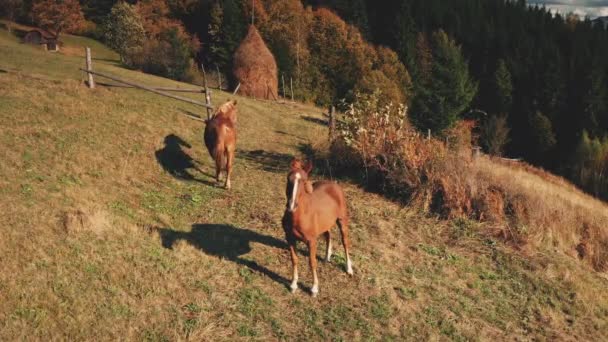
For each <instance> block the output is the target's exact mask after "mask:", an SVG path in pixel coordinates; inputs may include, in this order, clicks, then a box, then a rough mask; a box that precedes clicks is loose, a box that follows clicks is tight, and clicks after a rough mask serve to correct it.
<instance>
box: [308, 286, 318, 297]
mask: <svg viewBox="0 0 608 342" xmlns="http://www.w3.org/2000/svg"><path fill="white" fill-rule="evenodd" d="M310 293H311V294H312V296H313V297H316V296H317V295H318V294H319V287H318V286H317V285H315V286H313V287H312V289H310Z"/></svg>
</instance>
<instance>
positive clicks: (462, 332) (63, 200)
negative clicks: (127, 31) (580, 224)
mask: <svg viewBox="0 0 608 342" xmlns="http://www.w3.org/2000/svg"><path fill="white" fill-rule="evenodd" d="M63 39H65V44H66V45H65V47H64V48H62V51H60V52H59V53H48V52H45V51H44V50H42V49H40V48H38V47H35V46H31V45H26V44H21V43H20V42H19V40H18V39H17V38H16V37H15V36H13V35H11V34H9V33H8V32H7V31H6V30H4V29H0V121H1V122H2V126H1V127H2V128H1V129H0V131H1V134H0V155H1V156H2V161H1V162H0V213H2V214H1V215H0V233H1V234H2V238H1V239H0V269H1V270H2V272H0V340H2V341H14V340H146V341H179V340H192V341H216V340H224V341H235V340H236V341H251V340H264V341H266V340H269V341H270V340H273V341H274V340H287V341H291V340H310V341H330V340H335V341H340V340H343V341H360V340H387V341H388V340H398V341H402V340H568V339H577V340H596V341H600V340H607V339H608V293H607V292H606V288H607V287H608V280H607V279H606V276H605V273H600V272H596V271H594V270H593V268H592V267H591V266H590V265H591V264H592V263H590V264H588V263H586V262H584V261H580V260H578V259H579V257H581V256H579V255H578V254H577V253H576V250H575V246H573V245H572V241H574V240H576V239H577V238H578V234H579V233H581V232H578V231H577V232H572V234H567V233H568V231H567V229H566V228H568V225H570V224H571V223H572V222H570V221H568V222H567V223H566V226H563V225H562V229H560V230H558V229H554V227H555V225H556V224H558V223H559V219H558V218H560V217H561V216H560V215H561V214H563V213H562V210H565V211H566V212H567V213H572V215H574V214H576V213H578V214H577V215H585V216H586V217H587V219H589V220H592V219H594V220H596V222H601V221H600V220H601V218H602V215H604V214H605V213H606V211H607V210H606V207H605V205H604V204H602V203H601V202H597V201H595V200H593V199H592V198H590V197H588V196H586V195H584V194H582V193H580V192H579V191H577V190H574V189H573V188H572V187H571V186H568V185H567V184H566V185H564V183H565V182H563V181H562V180H554V179H553V178H552V177H550V176H547V175H543V174H542V173H539V172H538V171H535V172H536V173H533V172H530V170H527V169H525V168H521V169H520V168H517V167H510V166H508V165H502V164H497V163H494V162H493V161H492V160H489V159H487V158H483V159H481V162H480V164H479V165H478V166H479V172H480V173H484V174H488V175H490V176H488V177H486V178H480V179H481V180H487V181H488V182H489V181H492V179H495V181H496V184H497V186H498V187H499V191H503V190H504V191H505V193H507V194H509V195H512V198H511V201H510V202H509V203H514V204H517V205H512V206H509V207H505V208H501V210H502V211H504V212H505V213H507V214H508V213H509V212H511V211H518V212H521V213H522V214H524V215H525V214H530V215H532V216H533V217H537V218H538V217H542V218H543V219H545V220H547V222H550V223H551V224H552V225H548V226H545V227H547V229H540V228H538V227H531V226H528V225H526V224H523V223H522V224H520V225H517V226H513V227H511V226H496V225H495V224H493V223H480V222H477V221H473V220H468V219H463V218H460V219H445V220H440V219H438V218H437V217H434V216H431V215H426V214H424V213H421V211H420V210H419V209H417V208H414V207H410V206H403V205H399V204H396V203H394V202H393V201H390V200H387V199H386V198H384V197H383V196H382V195H379V194H373V193H369V192H366V191H364V190H363V189H361V187H360V186H358V185H357V184H353V183H351V182H350V181H347V180H343V179H340V180H339V182H340V184H341V185H342V186H343V187H344V189H345V194H346V198H347V200H348V203H349V211H350V230H351V233H350V238H351V241H352V257H353V261H354V271H355V275H354V276H353V277H350V276H348V275H347V274H346V272H345V270H344V268H345V258H344V254H343V252H342V248H341V246H340V244H339V238H338V236H337V234H334V235H332V239H333V241H334V246H335V251H336V253H335V254H334V258H333V260H332V261H331V262H330V263H327V262H319V278H320V293H319V297H318V298H312V297H311V296H310V294H309V292H308V291H309V288H310V285H311V283H312V279H311V274H310V272H309V271H308V266H307V258H306V257H305V255H306V253H307V251H306V249H305V247H303V245H300V248H299V251H298V253H299V255H300V264H299V265H300V282H301V284H302V285H303V286H302V287H301V288H302V291H300V292H299V293H297V294H291V293H290V292H289V290H288V287H287V284H288V283H289V278H290V274H291V273H290V266H289V257H288V254H287V251H286V245H285V243H284V234H283V231H282V228H281V223H280V222H281V215H282V214H283V210H284V208H285V201H286V199H285V183H284V182H285V173H286V170H287V167H288V164H289V161H290V160H291V158H292V157H293V156H296V155H301V154H306V153H310V151H311V149H312V148H311V145H315V146H316V144H323V143H324V142H326V139H327V138H326V137H327V128H326V125H325V121H324V120H325V117H324V116H323V115H321V113H322V112H323V111H324V109H321V108H316V107H313V106H308V105H303V104H299V103H285V104H279V103H276V102H267V101H256V100H253V99H248V98H243V97H238V96H237V98H238V108H239V114H238V115H239V117H238V130H239V141H238V150H237V155H236V162H235V170H234V176H233V184H232V185H233V189H232V190H231V191H225V190H224V189H222V188H220V187H217V186H216V185H215V183H214V180H213V176H212V173H213V165H212V160H211V158H210V157H209V156H208V155H207V152H206V151H205V148H204V146H203V143H202V141H201V140H202V139H201V134H202V123H200V122H199V121H193V120H191V119H189V118H188V117H186V116H185V115H183V114H184V113H187V112H193V113H195V114H202V113H203V110H202V109H201V108H198V107H194V106H192V105H190V104H185V103H181V102H177V101H174V100H171V99H166V98H162V97H159V96H157V95H154V94H150V93H146V92H142V91H140V90H135V89H123V88H104V87H98V88H97V89H95V90H90V89H88V88H87V87H85V86H84V83H83V80H84V75H83V74H82V73H81V72H79V71H78V68H79V67H82V66H83V64H84V59H83V48H84V47H85V46H91V47H93V58H94V60H93V63H94V68H95V69H97V70H99V71H101V72H107V73H110V74H113V75H117V76H119V77H123V78H127V79H131V80H137V81H139V82H141V83H144V84H147V85H157V86H164V87H168V86H186V84H184V83H179V82H175V81H171V80H168V79H164V78H160V77H155V76H150V75H147V74H143V73H141V72H138V71H134V70H128V69H125V68H122V67H121V66H120V63H119V61H118V60H117V56H116V54H114V53H113V52H112V51H111V50H109V49H107V48H106V47H104V46H103V45H101V44H99V43H98V42H95V41H92V40H90V39H87V38H83V37H77V36H68V35H65V36H64V38H63ZM184 96H192V98H197V99H200V98H201V95H200V94H191V95H184ZM228 98H234V96H232V95H231V94H229V93H224V92H220V91H214V92H213V95H212V100H213V102H214V104H219V103H222V102H223V101H226V100H227V99H228ZM315 170H316V173H314V174H313V175H312V178H313V179H314V180H321V179H332V177H333V176H334V174H333V173H329V172H326V173H323V172H322V171H321V170H323V165H316V168H315ZM537 174H538V175H537ZM473 176H474V175H473ZM510 189H514V191H511V190H510ZM531 193H532V194H533V195H534V196H535V197H534V201H533V202H530V201H528V200H527V198H526V197H525V196H527V195H528V194H531ZM528 202H530V203H535V205H537V207H538V208H539V210H538V211H539V212H537V211H536V209H535V208H533V207H529V206H524V204H525V203H528ZM505 203H506V202H505ZM553 203H558V204H559V206H553V205H552V204H553ZM581 207H582V208H583V209H584V210H581V211H580V212H579V211H577V210H578V208H581ZM532 211H533V212H532ZM507 219H508V217H507ZM505 227H509V228H508V229H514V233H516V234H522V235H523V234H526V236H530V237H531V240H532V241H534V243H533V244H529V245H520V244H513V245H512V244H510V242H509V241H506V242H505V241H504V240H503V239H501V238H500V237H497V236H496V235H495V234H494V232H495V231H496V230H503V229H504V228H505ZM563 227H566V228H563ZM541 228H542V227H541ZM596 232H597V231H596V230H587V231H586V234H587V235H588V236H586V238H587V239H597V238H598V236H595V235H593V234H596ZM582 233H585V232H582ZM320 244H321V247H324V242H320ZM583 247H584V248H582V249H581V250H582V252H581V255H583V252H585V251H586V250H585V248H587V247H592V246H583ZM319 249H324V248H319ZM582 257H583V258H584V255H583V256H582ZM319 258H321V254H319ZM583 260H584V259H583Z"/></svg>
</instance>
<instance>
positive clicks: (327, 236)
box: [324, 231, 332, 262]
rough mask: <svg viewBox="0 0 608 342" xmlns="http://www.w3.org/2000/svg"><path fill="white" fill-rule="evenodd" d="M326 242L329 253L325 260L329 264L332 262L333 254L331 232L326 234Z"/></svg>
mask: <svg viewBox="0 0 608 342" xmlns="http://www.w3.org/2000/svg"><path fill="white" fill-rule="evenodd" d="M324 235H325V242H326V245H327V252H326V253H325V260H326V261H327V262H329V261H330V260H331V254H332V250H331V234H330V233H329V231H326V232H325V234H324Z"/></svg>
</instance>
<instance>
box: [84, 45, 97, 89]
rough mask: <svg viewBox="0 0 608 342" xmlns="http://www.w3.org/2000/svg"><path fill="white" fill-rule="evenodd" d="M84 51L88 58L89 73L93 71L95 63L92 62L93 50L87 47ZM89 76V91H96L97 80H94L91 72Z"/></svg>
mask: <svg viewBox="0 0 608 342" xmlns="http://www.w3.org/2000/svg"><path fill="white" fill-rule="evenodd" d="M84 51H85V56H86V65H87V71H93V62H92V61H91V48H90V47H86V48H84ZM87 75H88V83H89V89H95V80H94V79H93V74H91V73H90V72H87Z"/></svg>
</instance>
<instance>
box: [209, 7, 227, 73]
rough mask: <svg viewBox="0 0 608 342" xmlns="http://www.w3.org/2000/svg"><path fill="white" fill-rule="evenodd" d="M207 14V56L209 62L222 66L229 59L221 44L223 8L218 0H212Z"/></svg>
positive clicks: (224, 47)
mask: <svg viewBox="0 0 608 342" xmlns="http://www.w3.org/2000/svg"><path fill="white" fill-rule="evenodd" d="M209 16H210V18H209V27H208V29H207V32H208V35H209V43H208V46H209V57H210V59H211V62H213V63H214V64H216V65H218V66H219V65H221V66H222V67H224V66H226V64H227V62H228V61H229V60H230V55H229V53H228V51H227V49H226V46H225V45H224V44H223V37H222V32H223V24H224V10H223V9H222V5H221V3H220V1H219V0H216V1H214V2H213V4H212V5H211V9H210V11H209Z"/></svg>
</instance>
